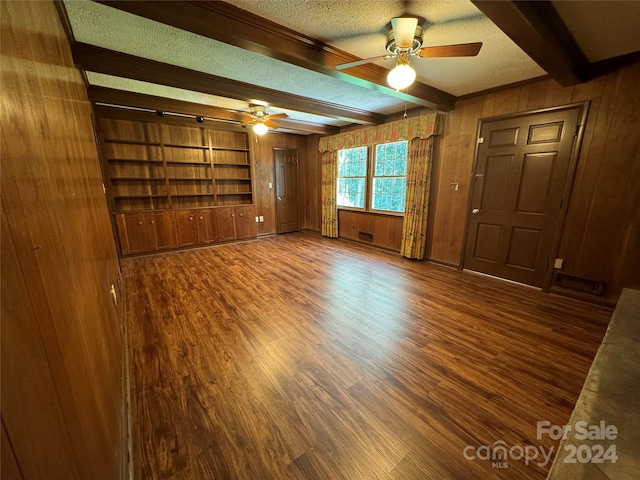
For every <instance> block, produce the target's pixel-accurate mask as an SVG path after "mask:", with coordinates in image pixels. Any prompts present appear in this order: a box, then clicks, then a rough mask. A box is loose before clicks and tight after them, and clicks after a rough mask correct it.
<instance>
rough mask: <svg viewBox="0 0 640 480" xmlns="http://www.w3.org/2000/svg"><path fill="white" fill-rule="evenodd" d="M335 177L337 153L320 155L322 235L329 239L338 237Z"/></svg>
mask: <svg viewBox="0 0 640 480" xmlns="http://www.w3.org/2000/svg"><path fill="white" fill-rule="evenodd" d="M337 176H338V152H336V151H333V152H324V153H322V235H324V236H325V237H330V238H337V237H338V207H337V205H336V182H337V180H336V178H337Z"/></svg>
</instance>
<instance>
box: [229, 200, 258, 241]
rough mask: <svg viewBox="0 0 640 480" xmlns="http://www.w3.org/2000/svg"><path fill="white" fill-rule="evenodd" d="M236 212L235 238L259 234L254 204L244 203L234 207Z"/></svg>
mask: <svg viewBox="0 0 640 480" xmlns="http://www.w3.org/2000/svg"><path fill="white" fill-rule="evenodd" d="M233 209H234V213H235V217H234V220H235V234H236V236H235V238H236V240H241V239H244V238H254V237H256V236H257V235H258V225H257V224H256V215H255V211H256V210H255V207H254V206H253V205H242V206H238V207H233Z"/></svg>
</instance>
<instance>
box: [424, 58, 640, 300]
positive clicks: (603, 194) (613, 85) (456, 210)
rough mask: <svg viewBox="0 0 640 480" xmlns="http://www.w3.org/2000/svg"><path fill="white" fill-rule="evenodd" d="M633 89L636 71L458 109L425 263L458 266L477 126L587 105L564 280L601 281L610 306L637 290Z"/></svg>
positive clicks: (444, 142) (445, 147) (483, 98)
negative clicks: (508, 116)
mask: <svg viewBox="0 0 640 480" xmlns="http://www.w3.org/2000/svg"><path fill="white" fill-rule="evenodd" d="M638 84H640V64H635V65H633V66H629V67H626V68H623V69H621V70H618V71H616V72H613V73H610V74H608V75H606V76H602V77H599V78H597V79H595V80H592V81H590V82H587V83H584V84H581V85H576V86H574V87H568V88H563V87H561V86H560V85H559V84H558V83H556V82H555V81H554V80H551V79H549V80H541V81H538V82H535V83H531V84H526V85H522V86H519V87H515V88H510V89H505V90H501V91H497V92H495V93H487V94H484V95H479V96H474V97H470V98H467V99H463V100H460V101H458V102H456V108H455V109H454V110H453V111H451V112H449V113H448V114H447V115H446V123H445V133H444V135H443V137H442V138H441V143H440V149H439V154H438V155H437V157H436V158H435V160H434V184H433V190H434V191H435V192H437V193H436V195H435V202H434V203H435V204H432V205H431V211H432V212H433V215H434V217H433V219H432V221H433V229H432V232H431V239H430V240H431V241H430V251H428V252H427V255H428V257H429V258H431V259H434V260H438V261H442V262H446V263H450V264H455V265H457V264H459V262H460V257H461V252H462V245H463V241H464V229H465V223H466V219H467V215H468V212H467V201H468V195H469V182H470V177H471V169H472V164H473V157H474V152H475V141H476V136H477V128H478V121H479V119H481V118H485V117H493V116H498V115H503V114H509V113H516V112H524V111H530V110H536V109H543V108H549V107H555V106H560V105H566V104H570V103H579V102H585V101H590V108H589V115H588V119H587V124H586V128H585V133H584V139H583V143H582V149H581V152H580V156H579V159H578V167H577V171H576V176H575V181H574V186H573V191H572V195H571V199H570V203H569V207H568V212H567V217H566V221H565V224H564V227H563V229H562V238H561V244H560V249H559V252H558V257H559V258H563V259H564V268H563V272H565V273H569V274H574V275H578V276H583V277H587V278H591V279H595V280H601V281H604V282H605V284H606V288H607V290H606V293H605V297H604V298H605V300H607V301H609V302H615V301H616V299H617V296H618V295H619V293H620V291H621V288H622V287H623V286H636V287H637V286H640V274H639V273H638V272H640V248H638V245H640V222H639V221H640V214H639V213H638V205H640V193H639V192H640V189H638V187H637V186H638V185H640V134H639V133H638V132H640V117H639V116H638V111H639V107H640V95H639V94H638V87H637V86H638ZM451 183H458V184H459V189H458V190H457V191H454V190H451V189H450V184H451Z"/></svg>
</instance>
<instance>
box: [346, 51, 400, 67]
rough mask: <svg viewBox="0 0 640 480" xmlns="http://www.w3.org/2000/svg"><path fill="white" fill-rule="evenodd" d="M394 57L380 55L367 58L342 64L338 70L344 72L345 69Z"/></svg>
mask: <svg viewBox="0 0 640 480" xmlns="http://www.w3.org/2000/svg"><path fill="white" fill-rule="evenodd" d="M391 57H393V55H389V54H387V55H379V56H377V57H371V58H365V59H362V60H357V61H355V62H349V63H341V64H340V65H336V70H344V69H345V68H352V67H357V66H359V65H364V64H366V63H371V62H377V61H379V60H386V59H387V58H391Z"/></svg>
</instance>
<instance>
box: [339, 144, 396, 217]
mask: <svg viewBox="0 0 640 480" xmlns="http://www.w3.org/2000/svg"><path fill="white" fill-rule="evenodd" d="M407 156H408V142H406V141H402V142H393V143H385V144H381V145H376V147H375V160H374V167H373V168H372V170H373V171H372V172H371V173H372V174H373V175H372V178H371V180H370V184H369V186H370V188H371V198H370V201H371V203H370V205H369V206H368V207H367V208H368V209H371V210H382V211H388V212H398V213H404V211H405V198H406V175H407ZM367 184H368V181H367V147H358V148H348V149H344V150H340V151H339V152H338V179H337V197H336V200H337V205H338V206H339V207H351V208H362V209H364V208H365V207H366V205H365V203H366V202H365V199H366V198H367V197H366V195H367Z"/></svg>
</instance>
